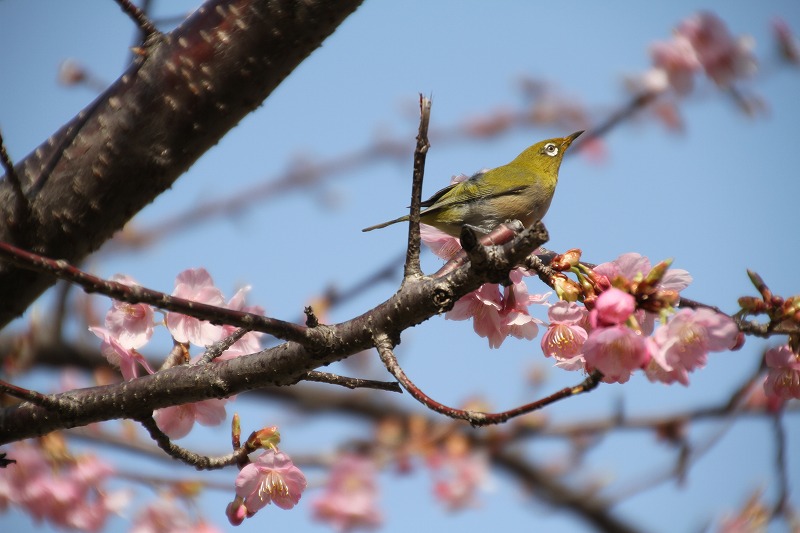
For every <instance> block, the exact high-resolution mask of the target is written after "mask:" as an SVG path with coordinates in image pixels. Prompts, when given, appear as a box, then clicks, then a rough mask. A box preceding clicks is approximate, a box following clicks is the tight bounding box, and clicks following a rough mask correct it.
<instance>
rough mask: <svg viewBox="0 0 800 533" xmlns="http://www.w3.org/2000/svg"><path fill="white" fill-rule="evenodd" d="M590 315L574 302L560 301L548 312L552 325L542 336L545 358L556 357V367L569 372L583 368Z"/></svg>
mask: <svg viewBox="0 0 800 533" xmlns="http://www.w3.org/2000/svg"><path fill="white" fill-rule="evenodd" d="M588 315H589V313H588V311H587V310H586V308H585V307H583V306H581V305H578V304H576V303H574V302H565V301H559V302H556V303H555V304H553V305H552V306H550V308H549V309H548V310H547V317H548V319H549V320H550V324H549V325H548V327H547V332H545V334H544V335H543V336H542V342H541V344H542V352H543V353H544V355H545V357H554V358H555V359H556V366H559V367H561V368H565V369H567V370H578V369H581V368H583V344H584V343H585V342H586V339H587V338H588V337H589V334H588V333H587V331H586V329H587V327H588V325H587V322H588Z"/></svg>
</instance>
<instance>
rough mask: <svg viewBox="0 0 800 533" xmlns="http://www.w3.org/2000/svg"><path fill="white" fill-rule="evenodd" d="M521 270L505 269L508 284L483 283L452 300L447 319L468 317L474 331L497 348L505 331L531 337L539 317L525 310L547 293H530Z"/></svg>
mask: <svg viewBox="0 0 800 533" xmlns="http://www.w3.org/2000/svg"><path fill="white" fill-rule="evenodd" d="M525 275H526V274H525V273H524V271H523V270H522V269H515V270H512V271H511V272H510V273H509V279H510V280H511V282H512V283H511V285H510V286H508V287H505V288H504V289H503V292H502V293H501V292H500V287H499V285H497V284H494V283H485V284H483V285H481V287H480V288H478V290H475V291H473V292H471V293H469V294H467V295H465V296H464V297H463V298H461V299H460V300H459V301H457V302H456V303H455V305H454V306H453V309H451V310H450V311H449V312H448V313H447V314H446V315H445V317H446V318H448V319H449V320H467V319H469V318H472V327H473V329H474V330H475V333H477V334H478V335H480V336H481V337H486V338H488V339H489V346H490V347H491V348H497V347H499V346H500V345H501V344H503V341H504V340H505V339H506V337H508V336H509V335H511V336H513V337H516V338H519V339H528V340H531V339H534V338H536V335H538V333H539V324H542V321H541V320H539V319H538V318H534V317H532V316H531V315H530V314H529V312H528V307H529V306H530V305H531V304H541V303H544V302H545V301H546V299H547V295H531V294H529V293H528V288H527V286H526V285H525V281H524V277H525Z"/></svg>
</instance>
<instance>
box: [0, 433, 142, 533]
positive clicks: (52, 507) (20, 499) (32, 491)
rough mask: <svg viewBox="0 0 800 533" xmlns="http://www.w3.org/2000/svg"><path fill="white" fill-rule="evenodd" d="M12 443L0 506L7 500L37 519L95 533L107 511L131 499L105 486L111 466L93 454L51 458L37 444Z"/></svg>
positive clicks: (0, 483) (0, 478)
mask: <svg viewBox="0 0 800 533" xmlns="http://www.w3.org/2000/svg"><path fill="white" fill-rule="evenodd" d="M12 446H13V457H14V459H15V460H16V461H17V462H16V463H14V464H11V465H9V466H8V467H6V468H5V469H4V470H3V474H2V475H0V509H2V508H4V507H6V506H7V505H8V504H9V503H11V504H14V505H16V506H19V507H21V508H22V509H24V510H25V511H26V512H27V513H29V514H30V515H31V516H32V517H33V518H34V519H35V520H37V521H47V522H49V523H51V524H53V525H55V526H59V527H62V528H71V529H80V530H83V531H92V532H93V531H100V530H101V529H102V528H103V526H104V525H105V522H106V520H107V519H108V517H109V515H110V514H111V513H113V512H119V511H121V510H122V507H124V506H126V505H127V503H128V501H129V500H130V495H129V493H128V492H127V491H110V490H108V489H107V488H106V487H105V484H106V480H107V479H108V477H109V476H110V475H111V474H112V473H113V469H112V468H111V466H110V465H107V464H105V463H103V462H102V461H100V460H99V459H98V458H96V457H95V456H91V455H82V456H78V457H76V458H75V460H74V461H68V460H64V461H54V460H53V459H52V458H50V457H48V456H46V454H45V452H44V451H43V450H42V449H41V448H39V447H36V446H33V445H30V444H27V443H16V444H14V445H12Z"/></svg>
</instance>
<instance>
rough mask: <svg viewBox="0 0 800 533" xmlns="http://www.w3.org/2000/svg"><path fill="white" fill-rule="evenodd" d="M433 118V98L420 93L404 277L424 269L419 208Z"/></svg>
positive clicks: (415, 274) (412, 275) (417, 274)
mask: <svg viewBox="0 0 800 533" xmlns="http://www.w3.org/2000/svg"><path fill="white" fill-rule="evenodd" d="M430 120H431V100H430V98H427V97H425V96H422V94H420V95H419V133H418V134H417V148H416V150H414V177H413V181H412V184H411V214H410V215H409V224H408V251H407V252H406V264H405V268H404V272H403V279H408V278H410V277H416V276H420V275H421V274H422V270H421V269H420V265H419V251H420V237H419V210H420V204H421V203H422V181H423V178H424V176H425V158H426V156H427V154H428V148H430V146H431V144H430V142H429V141H428V124H429V123H430Z"/></svg>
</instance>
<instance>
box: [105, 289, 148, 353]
mask: <svg viewBox="0 0 800 533" xmlns="http://www.w3.org/2000/svg"><path fill="white" fill-rule="evenodd" d="M111 279H113V280H114V281H117V282H119V283H122V284H124V285H129V286H135V285H138V284H137V283H136V281H134V279H133V278H131V277H129V276H124V275H121V274H117V275H116V276H113V277H112V278H111ZM105 326H106V329H107V330H108V331H109V332H110V333H111V334H112V335H113V336H114V337H115V338H116V339H117V340H118V341H119V343H120V344H121V345H122V346H124V347H125V348H130V349H134V350H135V349H137V348H141V347H142V346H144V345H145V344H147V343H148V342H149V341H150V338H151V337H152V336H153V308H152V307H150V306H149V305H147V304H142V303H139V304H130V303H127V302H121V301H118V300H112V301H111V309H109V311H108V313H106V320H105Z"/></svg>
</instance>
